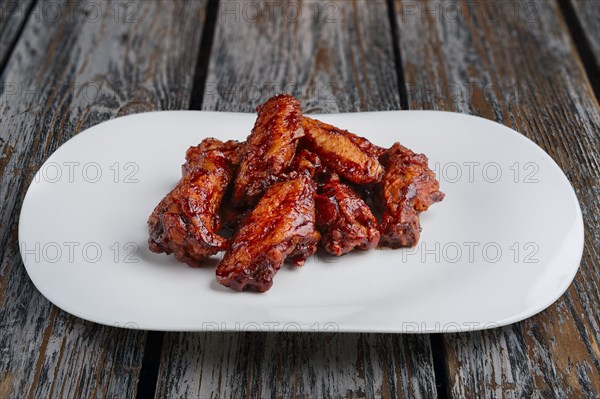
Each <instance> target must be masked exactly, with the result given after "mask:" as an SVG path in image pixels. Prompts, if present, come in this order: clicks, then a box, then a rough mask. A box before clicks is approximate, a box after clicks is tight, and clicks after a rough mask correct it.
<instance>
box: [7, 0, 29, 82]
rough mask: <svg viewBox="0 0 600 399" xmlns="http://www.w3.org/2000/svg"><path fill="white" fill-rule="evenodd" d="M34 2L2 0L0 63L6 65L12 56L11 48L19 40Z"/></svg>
mask: <svg viewBox="0 0 600 399" xmlns="http://www.w3.org/2000/svg"><path fill="white" fill-rule="evenodd" d="M33 3H34V0H23V1H0V65H4V62H5V60H6V59H7V57H9V56H10V54H9V53H10V49H11V47H12V46H13V44H14V43H15V41H16V40H17V36H18V34H19V31H20V29H21V27H22V26H23V24H24V23H25V20H26V19H27V16H28V15H29V12H30V10H31V7H32V5H33ZM1 72H2V71H0V73H1Z"/></svg>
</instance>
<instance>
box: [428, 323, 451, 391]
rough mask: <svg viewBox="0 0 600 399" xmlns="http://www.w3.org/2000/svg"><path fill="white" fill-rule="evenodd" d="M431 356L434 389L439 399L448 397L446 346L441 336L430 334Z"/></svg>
mask: <svg viewBox="0 0 600 399" xmlns="http://www.w3.org/2000/svg"><path fill="white" fill-rule="evenodd" d="M429 340H430V342H431V355H432V357H433V372H434V376H435V388H436V390H437V395H438V398H439V399H448V398H449V397H450V394H449V392H450V386H449V385H448V384H449V383H448V369H447V367H446V364H447V361H446V346H445V344H444V337H443V335H442V334H430V335H429Z"/></svg>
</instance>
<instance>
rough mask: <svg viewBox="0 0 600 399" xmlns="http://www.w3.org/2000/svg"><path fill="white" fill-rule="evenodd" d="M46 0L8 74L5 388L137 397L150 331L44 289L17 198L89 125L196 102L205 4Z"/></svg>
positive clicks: (1, 237) (1, 363)
mask: <svg viewBox="0 0 600 399" xmlns="http://www.w3.org/2000/svg"><path fill="white" fill-rule="evenodd" d="M47 4H49V2H39V3H38V5H37V6H36V7H37V8H36V9H34V10H33V13H34V14H35V13H38V15H39V16H40V17H39V18H33V17H32V18H29V20H28V23H27V25H26V26H25V28H24V31H23V34H22V36H21V37H20V38H19V41H18V43H17V45H16V48H15V50H14V53H13V55H12V57H11V58H10V60H9V62H8V64H7V66H6V69H5V70H4V73H3V74H2V81H1V85H0V86H1V87H3V88H4V91H3V93H2V100H1V101H0V115H2V117H1V118H0V154H2V155H1V157H0V172H1V173H0V176H1V177H0V198H2V201H0V220H1V221H2V225H1V226H2V227H1V229H0V248H2V250H1V251H0V252H1V253H0V260H1V266H0V331H1V333H0V397H2V398H25V397H40V398H49V397H52V398H54V397H56V398H66V397H79V398H83V397H134V396H135V392H136V387H137V383H138V378H139V372H140V367H141V362H142V355H143V352H144V343H145V336H146V334H145V332H143V331H132V330H125V329H117V328H112V327H105V326H100V325H97V324H94V323H89V322H86V321H83V320H81V319H78V318H76V317H73V316H70V315H69V314H67V313H65V312H63V311H61V310H59V309H58V308H56V307H54V306H52V305H51V304H50V302H49V301H48V300H46V299H45V298H44V297H42V295H41V294H39V293H38V292H37V290H36V289H35V287H34V286H33V284H32V283H31V281H30V280H29V278H28V276H27V274H26V272H25V269H24V267H23V265H22V262H21V258H20V255H19V250H18V242H17V225H18V217H19V210H20V206H21V203H22V200H23V197H24V194H25V191H26V189H27V187H28V184H29V182H30V181H31V180H32V178H33V175H34V173H35V171H36V170H37V169H38V168H39V166H40V165H41V164H42V162H43V161H44V160H45V159H46V158H47V157H48V156H49V155H50V154H51V153H52V152H53V151H54V150H55V149H56V148H57V147H58V146H59V145H60V144H62V143H63V142H65V141H66V140H67V139H69V138H71V137H72V136H73V135H75V134H77V133H78V132H80V131H81V130H83V129H85V128H87V127H89V126H92V125H95V124H97V123H99V122H102V121H104V120H107V119H110V118H113V117H115V116H117V115H124V114H128V113H133V112H140V111H150V110H159V109H180V108H187V106H188V104H189V100H190V93H191V84H192V79H193V73H194V69H195V63H196V60H197V55H198V51H199V48H200V38H201V34H202V25H203V20H204V9H205V5H206V4H205V2H189V3H182V2H177V3H171V2H167V1H164V2H155V1H152V2H142V1H140V2H136V3H134V2H127V3H124V2H116V3H98V2H83V3H79V4H77V3H75V2H72V1H65V2H64V3H62V2H52V4H53V7H55V10H58V14H44V12H43V9H40V7H42V8H43V7H46V6H47ZM97 7H100V8H97ZM111 7H112V8H111ZM94 10H95V11H98V12H99V13H97V14H95V13H94ZM182 37H185V40H182V39H181V38H182Z"/></svg>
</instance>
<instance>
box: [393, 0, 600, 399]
mask: <svg viewBox="0 0 600 399" xmlns="http://www.w3.org/2000/svg"><path fill="white" fill-rule="evenodd" d="M411 4H412V6H414V4H415V3H414V2H412V3H411V2H401V1H397V2H396V3H395V13H396V16H397V21H398V26H399V44H400V49H401V52H402V60H403V69H404V74H405V80H406V83H407V91H408V102H409V106H410V108H412V109H441V110H451V111H457V112H464V113H470V114H474V115H479V116H483V117H485V118H488V119H492V120H496V121H498V122H500V123H503V124H505V125H507V126H510V127H512V128H514V129H516V130H518V131H520V132H521V133H523V134H524V135H526V136H527V137H529V138H531V139H532V140H533V141H535V142H536V143H538V144H539V145H540V146H541V147H542V148H543V149H544V150H546V151H547V152H548V153H549V154H550V155H551V156H552V158H553V159H555V160H556V162H557V163H558V164H559V165H560V167H561V168H562V169H563V170H564V171H565V173H566V175H567V177H568V178H569V179H570V181H571V183H572V184H573V186H574V188H575V190H576V192H577V196H578V198H579V201H580V203H581V207H582V211H583V215H584V220H585V225H586V231H585V250H584V255H583V260H582V263H581V267H580V270H579V272H578V274H577V276H576V278H575V281H574V283H573V284H572V285H571V287H570V288H569V289H568V291H567V293H566V294H564V295H563V296H562V297H561V298H560V299H559V300H558V301H557V302H556V303H555V304H553V305H551V306H550V307H549V308H548V309H546V310H545V311H543V312H542V313H540V314H538V315H536V316H534V317H532V318H530V319H527V320H525V321H523V322H520V323H517V324H514V325H511V326H507V327H504V328H499V329H494V330H489V331H484V332H477V333H463V334H448V335H445V336H444V343H445V345H444V346H445V352H446V354H447V363H446V368H447V371H448V380H449V394H450V396H451V397H456V398H464V397H480V398H483V397H485V398H491V397H507V398H522V397H534V398H565V397H588V398H591V397H599V396H600V347H599V344H598V343H599V342H600V296H599V295H598V286H599V284H600V267H599V266H600V203H599V202H598V198H600V141H599V140H600V114H599V107H598V103H597V101H596V99H595V98H594V94H593V92H592V89H591V87H590V86H589V83H588V81H587V79H586V76H585V71H584V70H583V68H582V65H581V63H580V62H579V61H578V58H577V54H576V50H575V49H574V48H573V45H572V41H571V39H570V37H569V35H568V29H567V27H566V26H565V25H564V22H563V19H562V17H561V16H560V10H559V8H558V6H557V4H556V2H554V1H545V0H539V1H529V2H505V1H493V2H492V1H490V2H486V3H485V4H484V3H481V2H477V4H479V5H478V6H472V4H473V3H471V5H466V4H465V3H460V4H457V3H454V2H450V3H444V4H443V5H441V6H440V3H433V2H429V3H427V4H426V5H422V6H421V7H430V9H434V10H435V8H434V7H436V4H437V7H439V8H438V9H437V11H434V12H433V13H430V14H425V13H424V11H423V10H424V8H421V9H416V10H415V9H411V8H410V7H412V6H411ZM486 10H487V11H486ZM490 10H491V11H490ZM491 12H494V13H495V14H491ZM467 144H468V143H467ZM559 211H560V210H557V212H559ZM507 295H510V290H509V289H507Z"/></svg>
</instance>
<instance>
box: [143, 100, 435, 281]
mask: <svg viewBox="0 0 600 399" xmlns="http://www.w3.org/2000/svg"><path fill="white" fill-rule="evenodd" d="M257 113H258V118H257V120H256V123H255V125H254V128H253V129H252V132H251V133H250V135H249V136H248V138H247V140H246V141H245V142H238V141H233V140H230V141H227V142H222V141H220V140H217V139H214V138H208V139H205V140H203V141H202V142H201V143H200V144H199V145H198V146H196V147H191V148H189V149H188V151H187V153H186V162H185V164H184V165H183V166H182V176H183V177H182V178H181V180H180V181H179V183H178V184H177V186H176V187H175V188H174V189H173V190H172V191H171V192H170V193H168V194H167V195H166V196H165V197H164V198H163V199H162V201H161V202H160V203H159V204H158V205H157V206H156V208H155V209H154V211H153V212H152V214H151V215H150V218H149V219H148V226H149V233H150V239H149V240H148V242H149V246H150V250H151V251H153V252H157V253H163V252H164V253H167V254H171V253H172V254H174V255H175V257H176V258H177V259H178V260H179V261H181V262H185V263H187V264H188V265H189V266H192V267H198V266H200V265H201V264H202V262H203V261H204V260H205V259H206V258H207V257H208V256H211V255H214V254H216V253H218V252H220V251H226V252H225V255H224V257H223V259H222V260H221V262H220V263H219V265H218V266H217V270H216V274H217V281H218V282H219V283H220V284H222V285H224V286H226V287H230V288H232V289H234V290H238V291H244V290H248V289H252V290H256V291H260V292H264V291H267V290H268V289H269V288H271V286H272V284H273V277H274V276H275V273H277V271H278V270H279V269H280V268H281V266H282V265H283V263H284V261H286V259H287V260H288V261H291V262H292V263H293V264H295V265H299V266H300V265H303V264H304V261H305V260H306V259H307V258H308V257H309V256H311V255H312V254H314V253H315V251H316V250H317V246H318V244H319V243H320V244H321V246H322V247H323V248H324V249H325V250H326V251H327V252H329V253H330V254H333V255H336V256H341V255H343V254H346V253H348V252H350V251H352V250H353V249H360V250H369V249H372V248H375V247H377V246H378V245H379V246H387V247H391V248H399V247H412V246H414V245H416V244H417V242H418V240H419V235H420V232H421V227H420V223H419V214H420V213H421V212H423V211H426V210H427V209H428V208H429V206H430V205H431V204H433V203H435V202H439V201H441V200H442V199H443V198H444V194H443V193H442V192H441V191H439V183H438V181H437V180H436V178H435V174H434V173H433V172H432V171H431V169H429V167H428V165H427V162H428V160H427V157H426V156H425V155H423V154H415V153H414V152H412V151H411V150H409V149H408V148H406V147H403V146H402V145H401V144H399V143H396V144H394V145H393V146H392V147H391V148H389V149H385V148H382V147H378V146H376V145H374V144H373V143H371V142H370V141H369V140H367V139H365V138H364V137H360V136H357V135H355V134H352V133H350V132H348V131H345V130H341V129H338V128H337V127H335V126H331V125H328V124H326V123H323V122H320V121H318V120H315V119H311V118H309V117H306V116H303V115H302V107H301V105H300V102H299V101H298V100H297V99H295V98H294V97H292V96H289V95H285V94H281V95H278V96H275V97H273V98H271V99H269V100H268V101H267V102H266V103H264V104H263V105H261V106H259V107H258V108H257ZM375 215H378V217H376V216H375ZM378 219H379V220H378Z"/></svg>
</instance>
